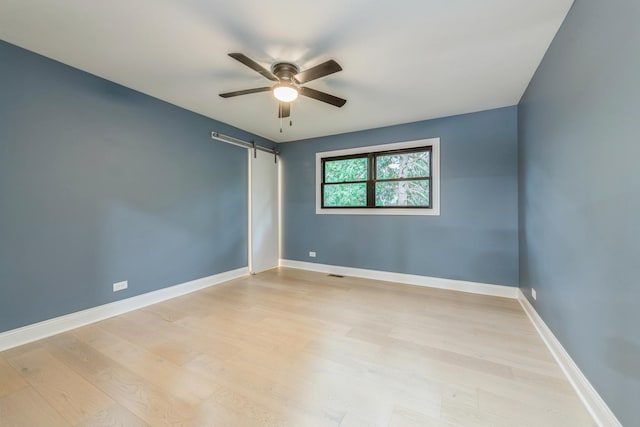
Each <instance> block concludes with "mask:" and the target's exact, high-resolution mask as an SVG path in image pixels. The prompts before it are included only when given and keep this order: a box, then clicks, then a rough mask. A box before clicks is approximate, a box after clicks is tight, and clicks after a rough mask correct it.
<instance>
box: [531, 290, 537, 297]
mask: <svg viewBox="0 0 640 427" xmlns="http://www.w3.org/2000/svg"><path fill="white" fill-rule="evenodd" d="M531 296H532V297H533V299H534V300H537V299H538V294H537V293H536V290H535V289H533V288H531Z"/></svg>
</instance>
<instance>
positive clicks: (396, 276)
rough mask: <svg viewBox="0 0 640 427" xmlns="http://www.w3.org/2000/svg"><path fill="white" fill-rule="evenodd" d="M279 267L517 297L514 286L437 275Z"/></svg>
mask: <svg viewBox="0 0 640 427" xmlns="http://www.w3.org/2000/svg"><path fill="white" fill-rule="evenodd" d="M280 266H281V267H289V268H298V269H301V270H309V271H317V272H319V273H328V274H340V275H342V276H353V277H361V278H364V279H373V280H385V281H388V282H398V283H406V284H408V285H415V286H426V287H429V288H438V289H448V290H452V291H461V292H468V293H472V294H480V295H491V296H496V297H503V298H512V299H515V298H518V292H519V289H518V288H517V287H515V286H504V285H490V284H487V283H477V282H465V281H462V280H453V279H442V278H438V277H428V276H417V275H414V274H404V273H392V272H389V271H379V270H367V269H364V268H352V267H342V266H338V265H328V264H316V263H313V262H304V261H294V260H289V259H281V260H280Z"/></svg>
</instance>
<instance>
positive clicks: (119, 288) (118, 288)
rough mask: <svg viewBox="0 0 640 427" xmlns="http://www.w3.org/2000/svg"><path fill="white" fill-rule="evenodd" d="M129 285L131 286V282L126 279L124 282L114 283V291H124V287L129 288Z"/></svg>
mask: <svg viewBox="0 0 640 427" xmlns="http://www.w3.org/2000/svg"><path fill="white" fill-rule="evenodd" d="M128 287H129V282H128V281H126V280H125V281H124V282H118V283H114V284H113V292H118V291H122V290H124V289H127V288H128Z"/></svg>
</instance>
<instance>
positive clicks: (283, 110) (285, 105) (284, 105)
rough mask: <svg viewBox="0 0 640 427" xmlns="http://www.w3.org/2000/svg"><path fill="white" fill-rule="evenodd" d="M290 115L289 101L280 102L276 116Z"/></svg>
mask: <svg viewBox="0 0 640 427" xmlns="http://www.w3.org/2000/svg"><path fill="white" fill-rule="evenodd" d="M290 115H291V103H290V102H281V103H280V107H279V108H278V118H279V119H281V118H284V117H289V116H290Z"/></svg>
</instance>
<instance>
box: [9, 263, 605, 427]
mask: <svg viewBox="0 0 640 427" xmlns="http://www.w3.org/2000/svg"><path fill="white" fill-rule="evenodd" d="M3 361H4V362H3ZM79 390H83V393H82V395H80V394H79ZM84 391H86V392H84ZM65 417H66V418H65ZM71 424H76V425H80V426H83V427H86V426H93V425H105V426H146V425H150V426H162V425H167V426H169V425H170V426H194V427H200V426H202V427H204V426H207V427H210V426H216V427H260V426H284V427H303V426H304V427H340V426H341V427H349V426H350V427H359V426H366V427H377V426H381V427H416V426H421V427H428V426H436V427H480V426H482V427H484V426H493V427H507V426H508V427H517V426H523V427H555V426H581V427H582V426H592V425H593V422H592V420H591V418H590V417H589V414H588V412H587V411H586V409H585V408H584V406H583V405H582V403H581V401H580V399H579V398H578V396H577V395H576V394H575V392H574V390H573V389H572V387H571V385H570V384H569V383H568V381H567V380H566V378H565V377H564V375H563V373H562V371H561V370H560V368H559V367H558V365H557V364H556V363H555V361H554V359H553V358H552V357H551V355H550V354H549V352H548V351H547V349H546V347H545V346H544V343H543V342H542V341H541V340H540V338H539V337H538V335H537V332H536V331H535V329H534V328H533V326H532V325H531V323H530V321H529V319H528V318H527V316H526V314H525V313H524V312H523V311H522V309H521V307H520V306H519V305H518V303H517V302H516V301H514V300H510V299H505V298H497V297H491V296H483V295H472V294H465V293H461V292H452V291H447V290H442V289H430V288H424V287H417V286H410V285H402V284H394V283H389V282H381V281H374V280H367V279H359V278H352V277H344V278H337V277H329V276H327V275H326V274H321V273H312V272H308V271H302V270H295V269H286V268H280V269H275V270H271V271H268V272H265V273H261V274H259V275H256V276H250V277H245V278H241V279H237V280H234V281H231V282H228V283H224V284H220V285H218V286H215V287H211V288H207V289H204V290H202V291H199V292H195V293H192V294H188V295H184V296H182V297H179V298H175V299H172V300H169V301H165V302H162V303H159V304H155V305H152V306H149V307H146V308H144V309H141V310H137V311H133V312H130V313H126V314H124V315H121V316H117V317H114V318H111V319H107V320H105V321H102V322H98V323H96V324H94V325H90V326H87V327H84V328H79V329H77V330H75V331H71V332H67V333H64V334H60V335H57V336H54V337H50V338H48V339H45V340H42V341H39V342H36V343H31V344H28V345H26V346H23V347H18V348H14V349H11V350H9V351H6V352H4V353H0V426H1V427H4V426H5V425H20V426H22V425H28V426H33V425H36V426H39V425H43V426H49V425H51V426H58V425H60V426H63V425H71Z"/></svg>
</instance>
